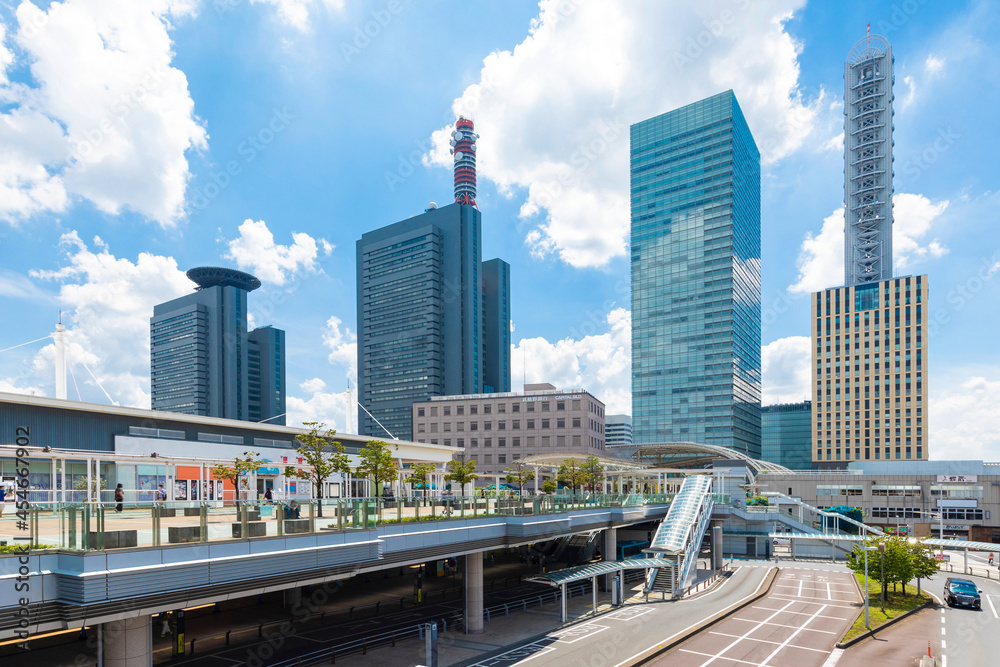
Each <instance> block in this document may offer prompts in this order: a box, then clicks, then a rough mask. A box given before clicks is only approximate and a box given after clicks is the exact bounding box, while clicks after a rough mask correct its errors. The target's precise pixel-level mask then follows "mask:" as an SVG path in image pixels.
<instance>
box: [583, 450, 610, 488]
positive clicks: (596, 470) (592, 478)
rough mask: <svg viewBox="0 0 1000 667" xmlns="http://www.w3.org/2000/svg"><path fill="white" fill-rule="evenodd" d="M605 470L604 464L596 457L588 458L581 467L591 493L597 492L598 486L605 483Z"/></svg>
mask: <svg viewBox="0 0 1000 667" xmlns="http://www.w3.org/2000/svg"><path fill="white" fill-rule="evenodd" d="M604 470H605V467H604V464H603V463H601V460H600V459H598V458H597V457H596V456H588V457H587V459H586V460H585V461H584V462H583V465H581V466H580V473H581V474H582V476H583V480H584V482H585V483H586V485H587V486H589V487H590V490H591V491H593V492H596V491H597V488H598V486H599V485H601V484H602V483H603V482H604Z"/></svg>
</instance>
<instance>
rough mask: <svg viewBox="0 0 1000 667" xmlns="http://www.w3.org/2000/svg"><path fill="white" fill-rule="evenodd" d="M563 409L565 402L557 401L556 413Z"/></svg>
mask: <svg viewBox="0 0 1000 667" xmlns="http://www.w3.org/2000/svg"><path fill="white" fill-rule="evenodd" d="M565 409H566V401H557V402H556V410H557V411H559V410H565Z"/></svg>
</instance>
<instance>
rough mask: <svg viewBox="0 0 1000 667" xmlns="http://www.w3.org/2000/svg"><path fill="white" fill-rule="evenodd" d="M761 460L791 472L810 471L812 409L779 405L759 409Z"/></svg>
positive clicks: (800, 405) (805, 405) (804, 402)
mask: <svg viewBox="0 0 1000 667" xmlns="http://www.w3.org/2000/svg"><path fill="white" fill-rule="evenodd" d="M760 429H761V458H762V459H764V460H765V461H768V462H770V463H777V464H778V465H781V466H785V467H786V468H790V469H791V470H809V469H811V468H812V454H811V451H812V435H811V434H812V405H811V404H810V403H809V401H803V402H801V403H780V404H777V405H765V406H764V407H762V408H761V409H760Z"/></svg>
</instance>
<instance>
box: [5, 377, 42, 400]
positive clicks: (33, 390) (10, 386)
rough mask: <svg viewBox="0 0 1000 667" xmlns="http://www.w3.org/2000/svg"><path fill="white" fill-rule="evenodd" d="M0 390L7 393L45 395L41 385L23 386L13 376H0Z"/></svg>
mask: <svg viewBox="0 0 1000 667" xmlns="http://www.w3.org/2000/svg"><path fill="white" fill-rule="evenodd" d="M0 391H2V392H5V393H7V394H26V395H28V396H45V391H44V390H43V389H42V388H41V387H33V386H30V385H28V386H25V385H22V384H21V383H20V382H19V381H18V380H16V379H14V378H6V379H3V378H0Z"/></svg>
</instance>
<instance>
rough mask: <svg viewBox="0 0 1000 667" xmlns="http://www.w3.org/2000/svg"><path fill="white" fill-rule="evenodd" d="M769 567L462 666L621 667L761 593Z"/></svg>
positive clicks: (742, 571) (752, 569) (563, 630)
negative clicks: (693, 595)
mask: <svg viewBox="0 0 1000 667" xmlns="http://www.w3.org/2000/svg"><path fill="white" fill-rule="evenodd" d="M767 572H768V569H767V568H764V567H740V568H739V569H738V570H736V572H734V573H733V575H732V576H731V577H730V578H729V579H726V580H724V582H723V583H722V584H721V585H719V586H717V587H716V588H714V589H712V590H711V591H710V592H708V593H706V594H705V595H702V596H699V597H696V598H691V599H687V600H681V601H677V602H664V603H661V602H651V603H650V604H634V605H627V606H625V607H623V608H622V609H619V610H617V611H614V612H611V613H609V614H604V615H602V616H599V617H597V618H594V619H593V620H591V621H586V622H583V623H576V624H573V625H569V626H564V627H562V628H559V629H557V630H555V631H553V632H551V633H548V634H547V635H546V636H544V637H542V638H538V639H534V640H531V641H527V642H521V643H519V644H516V645H514V646H507V647H505V648H504V649H502V650H499V651H495V652H493V653H491V654H489V655H487V656H486V657H480V658H476V659H474V660H472V661H470V662H467V663H462V664H463V665H465V666H466V667H511V666H512V665H515V664H520V663H522V662H528V661H531V662H532V664H533V665H534V664H537V665H539V666H541V665H544V666H545V667H550V666H551V667H561V666H565V667H578V666H579V665H591V664H601V665H607V666H609V667H610V666H611V665H615V666H616V667H617V666H619V665H625V664H629V662H630V661H631V660H632V659H633V658H635V657H636V656H638V655H639V654H641V653H643V652H645V651H646V650H647V649H650V648H652V647H654V646H656V645H657V644H662V643H665V642H666V641H667V640H669V639H670V638H671V637H673V636H674V635H676V634H678V633H680V632H683V631H685V630H687V629H688V628H689V627H690V626H691V625H692V624H693V623H698V622H700V621H701V620H702V619H705V618H708V617H710V616H712V615H713V614H715V613H718V612H719V611H720V610H722V609H725V608H726V607H728V606H730V605H732V604H733V603H735V602H737V601H739V600H741V599H744V598H746V597H747V596H750V595H752V594H753V593H754V592H755V591H756V590H759V588H760V586H761V584H762V582H763V580H764V577H765V575H766V574H767Z"/></svg>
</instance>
